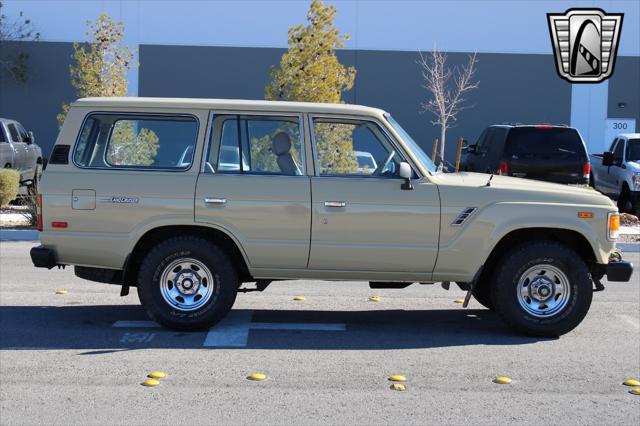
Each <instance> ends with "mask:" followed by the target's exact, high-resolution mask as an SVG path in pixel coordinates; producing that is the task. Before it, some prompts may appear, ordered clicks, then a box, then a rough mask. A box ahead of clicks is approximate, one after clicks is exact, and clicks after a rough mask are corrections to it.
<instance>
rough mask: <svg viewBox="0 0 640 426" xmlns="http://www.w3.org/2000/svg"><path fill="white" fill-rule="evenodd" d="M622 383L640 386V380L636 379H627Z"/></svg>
mask: <svg viewBox="0 0 640 426" xmlns="http://www.w3.org/2000/svg"><path fill="white" fill-rule="evenodd" d="M622 384H623V385H625V386H640V381H638V380H636V379H627V380H625V381H624V382H622Z"/></svg>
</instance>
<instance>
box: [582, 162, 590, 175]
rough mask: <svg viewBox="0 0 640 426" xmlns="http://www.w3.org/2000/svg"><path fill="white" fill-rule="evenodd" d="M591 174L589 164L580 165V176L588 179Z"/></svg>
mask: <svg viewBox="0 0 640 426" xmlns="http://www.w3.org/2000/svg"><path fill="white" fill-rule="evenodd" d="M590 174H591V163H584V164H583V165H582V176H584V177H589V175H590Z"/></svg>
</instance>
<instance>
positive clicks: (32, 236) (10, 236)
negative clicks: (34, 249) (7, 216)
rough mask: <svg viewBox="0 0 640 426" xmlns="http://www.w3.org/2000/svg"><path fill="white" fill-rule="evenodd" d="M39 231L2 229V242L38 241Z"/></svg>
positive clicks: (0, 238) (0, 232)
mask: <svg viewBox="0 0 640 426" xmlns="http://www.w3.org/2000/svg"><path fill="white" fill-rule="evenodd" d="M38 239H39V237H38V231H35V230H33V229H0V241H38Z"/></svg>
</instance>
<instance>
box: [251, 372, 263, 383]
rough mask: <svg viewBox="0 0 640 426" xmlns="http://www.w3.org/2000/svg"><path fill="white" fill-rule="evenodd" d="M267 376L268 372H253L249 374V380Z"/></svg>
mask: <svg viewBox="0 0 640 426" xmlns="http://www.w3.org/2000/svg"><path fill="white" fill-rule="evenodd" d="M266 378H267V376H266V374H262V373H253V374H249V375H248V376H247V380H254V381H256V382H259V381H261V380H265V379H266Z"/></svg>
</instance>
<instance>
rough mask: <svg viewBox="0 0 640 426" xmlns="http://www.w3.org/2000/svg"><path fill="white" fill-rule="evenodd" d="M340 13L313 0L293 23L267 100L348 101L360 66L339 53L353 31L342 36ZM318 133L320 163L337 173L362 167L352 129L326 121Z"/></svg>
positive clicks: (271, 80)
mask: <svg viewBox="0 0 640 426" xmlns="http://www.w3.org/2000/svg"><path fill="white" fill-rule="evenodd" d="M335 13H336V9H335V7H333V6H327V5H325V4H324V3H323V2H321V1H318V0H313V2H312V3H311V6H310V8H309V11H308V12H307V21H308V22H307V25H303V24H300V25H297V26H295V27H291V28H289V33H288V44H289V48H288V50H287V52H285V53H284V54H283V55H282V59H281V60H280V67H279V68H278V69H277V68H275V67H271V73H270V82H269V84H268V85H267V87H266V88H265V98H266V99H270V100H287V101H300V102H324V103H342V102H343V101H342V93H343V92H344V91H348V90H350V89H351V88H352V87H353V83H354V80H355V77H356V70H355V68H354V67H349V68H346V67H345V66H344V65H342V64H341V63H340V61H338V58H337V56H336V53H335V49H336V48H341V47H344V41H346V40H348V39H349V36H348V35H347V34H343V35H340V32H339V31H338V29H337V28H336V27H335V25H334V17H335ZM345 130H346V131H345ZM316 135H317V136H318V159H319V161H320V165H321V167H330V168H331V169H332V170H333V172H334V173H353V172H355V171H357V168H358V162H357V161H356V159H355V155H354V154H353V138H352V134H351V131H350V129H345V128H343V127H342V126H321V127H320V128H317V127H316Z"/></svg>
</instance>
